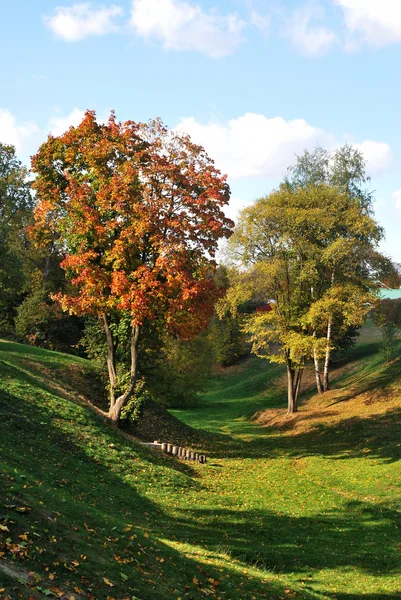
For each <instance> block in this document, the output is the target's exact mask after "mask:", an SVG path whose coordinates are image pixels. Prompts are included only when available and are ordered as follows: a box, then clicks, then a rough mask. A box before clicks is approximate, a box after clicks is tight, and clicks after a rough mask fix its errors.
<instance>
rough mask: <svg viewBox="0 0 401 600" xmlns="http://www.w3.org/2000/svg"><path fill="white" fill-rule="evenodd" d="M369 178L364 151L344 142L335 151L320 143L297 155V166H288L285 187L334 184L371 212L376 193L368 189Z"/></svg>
mask: <svg viewBox="0 0 401 600" xmlns="http://www.w3.org/2000/svg"><path fill="white" fill-rule="evenodd" d="M369 184H370V177H368V176H367V175H366V162H365V159H364V156H363V154H362V152H360V151H359V150H357V149H356V148H354V147H353V146H351V145H349V144H345V145H344V146H342V147H341V148H338V149H337V150H335V151H334V152H329V151H328V150H325V149H324V148H322V147H321V146H317V147H316V148H315V149H314V150H313V151H312V152H309V151H308V150H305V152H304V153H303V154H301V155H300V156H297V161H296V163H295V165H293V166H292V167H290V168H289V169H288V174H287V177H286V178H285V179H284V184H283V185H284V187H287V186H288V187H290V188H291V189H299V188H302V187H308V186H310V185H317V186H321V185H328V186H334V187H337V188H339V189H340V190H342V191H343V192H346V193H347V194H349V195H350V196H351V197H352V198H354V199H355V200H357V201H358V203H359V205H360V207H361V208H362V209H363V210H364V211H366V212H368V213H369V212H371V211H372V201H373V193H372V191H370V190H369Z"/></svg>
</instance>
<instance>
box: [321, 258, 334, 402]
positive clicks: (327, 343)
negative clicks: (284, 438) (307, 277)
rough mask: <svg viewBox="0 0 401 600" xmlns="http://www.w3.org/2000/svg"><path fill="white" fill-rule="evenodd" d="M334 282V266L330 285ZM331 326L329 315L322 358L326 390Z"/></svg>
mask: <svg viewBox="0 0 401 600" xmlns="http://www.w3.org/2000/svg"><path fill="white" fill-rule="evenodd" d="M333 284H334V268H333V271H332V273H331V285H332V286H333ZM331 327H332V318H331V316H330V317H329V320H328V323H327V336H326V356H325V358H324V369H323V390H324V391H325V392H327V390H328V389H329V364H330V354H331Z"/></svg>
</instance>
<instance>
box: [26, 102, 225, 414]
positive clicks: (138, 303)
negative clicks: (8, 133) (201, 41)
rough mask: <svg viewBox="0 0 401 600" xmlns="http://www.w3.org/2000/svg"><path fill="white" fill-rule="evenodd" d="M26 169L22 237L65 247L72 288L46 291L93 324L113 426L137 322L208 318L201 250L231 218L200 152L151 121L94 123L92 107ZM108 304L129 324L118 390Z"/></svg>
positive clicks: (213, 243)
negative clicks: (29, 220)
mask: <svg viewBox="0 0 401 600" xmlns="http://www.w3.org/2000/svg"><path fill="white" fill-rule="evenodd" d="M32 171H33V172H34V173H35V174H36V179H35V182H34V184H33V185H34V188H35V190H36V198H37V206H36V211H35V217H36V221H35V225H34V227H33V229H32V235H33V237H34V239H35V240H36V241H37V243H39V244H46V241H47V239H48V238H49V237H52V238H53V237H54V235H55V234H56V235H57V236H58V239H59V243H60V244H61V245H62V247H63V249H64V251H65V259H64V261H63V263H62V266H63V268H64V269H65V270H66V272H67V275H68V276H69V279H70V280H71V283H72V288H71V289H72V291H71V293H68V294H59V295H58V300H59V301H60V303H61V306H62V307H63V309H64V310H66V311H67V310H68V311H69V312H70V313H73V314H79V315H98V316H99V317H100V318H101V319H102V321H103V324H104V329H105V333H106V339H107V348H108V361H107V363H108V373H109V380H110V409H109V413H108V415H109V418H110V419H111V421H112V422H113V423H115V424H117V423H118V421H119V416H120V413H121V409H122V407H123V406H124V404H126V402H127V401H128V399H129V398H130V397H131V396H132V394H133V392H134V389H135V384H136V379H137V365H138V340H139V336H140V332H141V327H142V325H143V324H144V323H145V322H146V321H147V320H153V319H155V318H158V319H160V318H161V317H162V318H163V319H164V321H165V323H166V326H167V327H168V328H169V329H170V330H171V331H173V332H175V333H176V334H177V335H181V336H184V337H190V336H192V335H195V334H196V333H198V332H200V331H201V330H202V329H203V328H204V327H205V326H206V324H207V322H208V319H209V316H210V314H211V311H212V308H213V303H214V301H215V299H216V296H217V294H218V290H217V289H216V287H215V284H214V283H213V279H212V277H211V275H212V273H213V270H214V268H215V263H214V260H213V258H214V255H215V252H216V249H217V244H218V241H219V239H220V238H221V237H228V236H229V235H230V233H231V229H232V226H233V223H232V222H231V221H230V220H229V219H227V218H225V216H224V213H223V211H222V208H223V206H224V205H225V204H227V202H228V200H229V187H228V185H227V183H226V178H225V177H224V176H222V175H221V174H220V172H219V171H218V170H217V169H216V168H215V166H214V163H213V161H212V160H211V159H210V158H209V157H208V155H207V154H206V152H205V151H204V149H203V148H201V147H200V146H197V145H195V144H193V143H192V142H191V140H190V138H189V137H188V136H186V135H181V134H178V133H176V132H172V131H169V130H168V129H167V128H166V127H165V126H164V125H163V124H162V123H161V121H159V120H155V121H151V122H149V123H147V124H143V123H135V122H133V121H127V122H125V123H121V122H117V121H116V119H115V117H114V114H113V113H112V114H111V116H110V119H109V121H108V123H107V124H100V123H97V122H96V118H95V113H94V112H92V111H88V112H87V113H86V114H85V118H84V119H83V121H82V123H81V124H80V125H79V126H78V127H74V128H73V127H72V128H70V129H69V130H68V131H67V132H66V133H64V134H63V135H61V136H59V137H53V136H49V138H48V140H47V141H46V142H45V143H44V144H43V145H42V146H41V147H40V149H39V151H38V153H37V154H36V155H35V156H34V157H33V158H32ZM116 312H120V313H121V314H124V315H129V320H130V323H131V367H130V376H129V383H128V384H127V385H126V387H125V389H124V391H123V392H121V393H120V394H116V388H117V374H116V357H115V350H116V341H115V339H113V332H112V328H111V327H110V317H111V315H112V314H115V313H116Z"/></svg>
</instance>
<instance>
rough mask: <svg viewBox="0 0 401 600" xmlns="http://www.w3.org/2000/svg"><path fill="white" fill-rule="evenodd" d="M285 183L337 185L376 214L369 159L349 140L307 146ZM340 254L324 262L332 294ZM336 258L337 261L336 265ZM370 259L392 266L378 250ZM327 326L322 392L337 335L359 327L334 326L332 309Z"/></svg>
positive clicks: (324, 279)
mask: <svg viewBox="0 0 401 600" xmlns="http://www.w3.org/2000/svg"><path fill="white" fill-rule="evenodd" d="M282 185H283V187H289V188H290V189H293V190H297V189H301V188H305V187H308V186H310V185H315V186H316V185H317V186H322V185H327V186H334V187H337V188H338V189H339V190H341V191H342V192H344V193H346V194H347V195H348V196H349V197H350V198H352V199H353V201H354V202H355V203H357V205H358V207H359V210H360V212H361V213H363V214H365V215H371V214H372V202H373V192H372V190H371V189H370V177H369V176H368V175H367V173H366V162H365V159H364V157H363V154H362V153H361V152H360V151H359V150H358V149H357V148H354V147H353V146H351V145H349V144H345V145H344V146H342V147H340V148H338V149H337V150H335V151H334V152H329V151H328V150H326V149H324V148H322V147H321V146H317V147H316V148H315V149H314V150H313V151H312V152H309V151H307V150H306V151H305V152H304V153H303V154H302V155H300V156H298V157H297V161H296V163H295V165H293V166H291V167H290V168H289V169H288V174H287V176H286V177H285V179H284V182H283V184H282ZM333 233H334V232H333ZM377 233H378V234H379V235H380V233H379V230H377ZM361 235H363V234H359V236H361ZM337 237H338V238H341V237H344V233H343V232H341V231H339V232H337V233H336V234H334V238H333V237H332V239H331V242H334V241H335V240H336V239H337ZM366 241H367V243H368V245H369V243H370V241H371V240H370V239H369V234H368V236H367V240H366ZM329 243H330V241H329ZM336 255H337V259H334V258H333V257H332V259H331V261H329V260H326V263H325V265H324V264H322V265H321V282H325V285H326V287H327V288H328V289H331V292H330V293H331V294H332V295H335V291H336V289H338V286H337V283H338V277H339V276H340V274H341V267H340V263H339V262H338V260H341V259H340V258H339V252H338V250H337V252H336ZM361 260H362V261H365V259H364V258H361ZM336 261H337V264H336V265H335V264H334V263H335V262H336ZM370 262H371V264H372V265H373V263H376V266H378V263H379V262H381V268H380V269H379V271H381V272H383V269H384V270H385V271H388V269H389V266H388V265H386V266H385V264H384V263H389V261H388V260H386V259H385V258H384V257H379V256H378V255H377V253H376V254H371V257H370ZM353 264H354V263H353ZM325 266H326V268H327V270H326V272H324V267H325ZM365 266H366V261H365ZM339 267H340V268H339ZM363 271H364V265H363V264H361V265H359V266H357V272H358V273H362V272H363ZM329 304H330V303H329ZM325 329H326V340H327V341H326V351H325V356H324V362H323V373H322V374H321V367H320V363H319V358H318V356H317V354H316V352H315V353H314V364H315V373H316V385H317V390H318V393H322V392H323V391H327V390H328V388H329V367H330V355H331V348H332V341H333V339H335V338H337V340H336V341H338V342H340V343H341V340H342V339H344V336H347V335H349V333H350V331H354V332H355V330H350V329H348V330H347V329H345V328H343V327H334V325H333V314H332V311H328V313H327V321H326V324H325Z"/></svg>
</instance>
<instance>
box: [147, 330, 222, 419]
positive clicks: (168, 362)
mask: <svg viewBox="0 0 401 600" xmlns="http://www.w3.org/2000/svg"><path fill="white" fill-rule="evenodd" d="M213 362H214V361H213V349H212V347H211V345H210V342H209V340H208V338H207V335H206V334H205V333H204V334H201V335H199V336H197V337H195V338H192V339H190V340H182V339H179V338H176V337H173V336H171V335H164V336H163V338H162V346H161V348H160V351H159V354H158V356H157V358H156V360H155V362H154V363H153V365H150V368H149V369H148V370H147V376H146V382H147V385H148V387H149V389H150V391H151V393H152V396H153V397H154V399H155V400H157V401H158V402H160V403H161V404H164V405H166V406H171V407H188V406H193V405H195V404H197V402H198V401H199V392H201V391H202V390H203V389H204V386H205V384H206V381H207V379H208V377H210V373H211V369H212V366H213Z"/></svg>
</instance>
